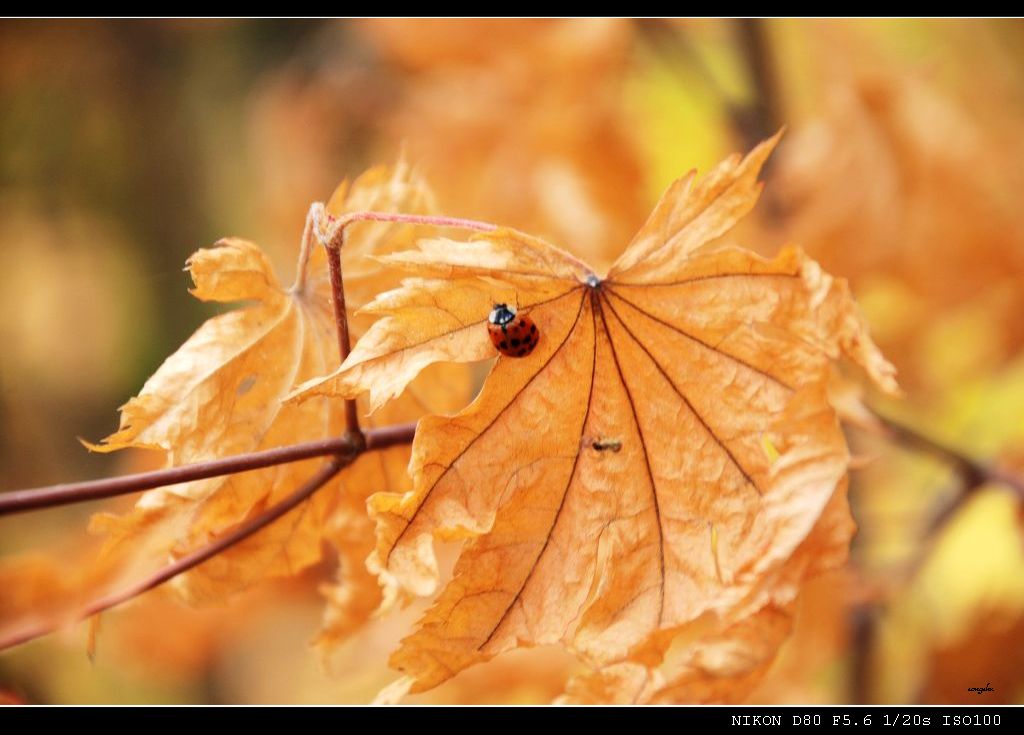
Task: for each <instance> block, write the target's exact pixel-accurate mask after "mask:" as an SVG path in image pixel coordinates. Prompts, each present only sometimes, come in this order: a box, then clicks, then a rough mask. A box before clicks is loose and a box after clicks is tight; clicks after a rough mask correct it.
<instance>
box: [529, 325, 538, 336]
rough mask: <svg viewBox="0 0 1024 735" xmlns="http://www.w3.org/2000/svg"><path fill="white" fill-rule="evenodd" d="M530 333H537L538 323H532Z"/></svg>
mask: <svg viewBox="0 0 1024 735" xmlns="http://www.w3.org/2000/svg"><path fill="white" fill-rule="evenodd" d="M530 334H537V325H536V324H531V325H530Z"/></svg>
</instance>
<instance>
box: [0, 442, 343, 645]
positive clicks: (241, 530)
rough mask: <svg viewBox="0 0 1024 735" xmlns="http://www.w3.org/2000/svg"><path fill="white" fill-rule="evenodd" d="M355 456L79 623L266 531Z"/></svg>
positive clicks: (40, 630) (97, 605)
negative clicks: (262, 530)
mask: <svg viewBox="0 0 1024 735" xmlns="http://www.w3.org/2000/svg"><path fill="white" fill-rule="evenodd" d="M356 456H357V455H356V454H351V455H349V456H347V457H346V458H344V459H342V458H340V457H332V458H331V459H330V461H328V462H327V463H326V464H325V465H324V466H323V467H321V468H320V470H318V471H317V473H316V474H315V475H313V477H311V478H310V479H309V480H308V481H306V482H305V483H304V484H303V485H302V486H301V487H299V488H298V489H297V490H296V491H295V492H293V493H292V494H291V495H289V496H288V497H287V498H285V499H284V500H282V501H281V502H280V503H278V504H277V505H274V506H271V507H270V508H268V509H267V510H265V511H263V512H262V513H260V514H259V515H258V516H255V517H254V518H252V519H250V520H248V521H246V522H245V523H243V524H241V525H240V526H238V527H237V528H236V529H235V530H233V531H232V532H231V533H228V534H226V535H224V536H221V537H220V538H218V539H217V540H216V541H213V542H212V543H209V544H207V545H206V546H202V547H200V548H198V549H196V550H195V551H192V552H191V553H189V554H186V555H185V556H183V557H181V558H180V559H178V560H177V561H175V562H174V563H173V564H168V565H167V566H166V567H163V568H162V569H160V570H158V571H157V572H155V573H153V574H151V575H150V576H148V577H146V578H145V579H143V580H142V581H140V582H137V583H136V584H133V585H131V586H129V587H127V588H126V589H123V590H120V591H118V592H114V593H112V594H109V595H107V596H105V597H101V598H99V599H98V600H94V601H93V602H91V603H89V604H88V605H86V606H85V608H84V609H83V610H82V611H81V613H80V614H79V616H78V618H77V619H78V620H84V619H86V618H89V617H91V616H93V615H96V614H97V613H101V612H103V611H104V610H109V609H110V608H112V607H114V606H116V605H120V604H121V603H122V602H126V601H128V600H130V599H132V598H133V597H137V596H138V595H141V594H142V593H143V592H148V591H149V590H151V589H153V588H154V587H158V586H160V585H161V584H163V583H164V582H166V581H168V580H170V579H173V578H174V577H177V576H178V575H179V574H182V573H184V572H187V571H188V570H189V569H192V568H193V567H196V566H198V565H200V564H202V563H203V562H204V561H207V560H208V559H211V558H212V557H214V556H216V555H217V554H219V553H221V552H222V551H224V550H226V549H228V548H230V547H231V546H234V545H235V544H237V543H239V542H240V541H243V540H245V539H247V538H249V537H250V536H252V535H253V534H254V533H256V532H257V531H260V530H261V529H263V528H266V527H267V526H268V525H270V524H271V523H273V522H274V521H276V520H277V519H278V518H280V517H281V516H283V515H284V514H285V513H287V512H288V511H290V510H292V509H294V508H296V507H297V506H298V505H299V504H301V503H302V502H303V501H305V500H307V499H309V497H310V496H312V495H313V493H315V492H316V491H317V490H319V489H320V488H321V487H323V485H324V484H325V483H326V482H327V481H329V480H330V479H331V478H332V477H334V476H335V475H336V474H338V472H339V471H340V470H341V469H342V467H344V466H345V465H347V464H349V463H351V462H352V460H353V459H355V457H356ZM62 622H63V621H61V622H54V621H46V622H42V623H36V624H35V625H30V626H27V627H25V628H22V629H21V630H17V631H15V632H13V633H10V634H8V635H6V636H4V637H0V650H3V649H5V648H10V647H11V646H17V645H20V644H22V643H26V642H28V641H30V640H33V639H34V638H39V637H40V636H43V635H46V634H47V633H51V632H53V631H54V630H56V629H57V628H59V627H61V625H62Z"/></svg>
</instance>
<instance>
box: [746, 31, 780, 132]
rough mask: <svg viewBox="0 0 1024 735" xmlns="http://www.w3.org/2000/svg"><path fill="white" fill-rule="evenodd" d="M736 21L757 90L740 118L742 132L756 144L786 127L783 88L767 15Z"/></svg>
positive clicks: (754, 87) (753, 85)
mask: <svg viewBox="0 0 1024 735" xmlns="http://www.w3.org/2000/svg"><path fill="white" fill-rule="evenodd" d="M736 23H737V32H738V34H739V47H740V52H741V54H742V56H743V61H744V64H745V65H746V67H747V73H748V75H749V77H750V86H751V89H752V90H753V94H754V98H753V101H752V103H751V104H750V105H749V107H748V108H747V109H746V110H745V111H744V114H743V115H742V117H741V119H740V132H741V133H742V134H743V136H744V137H745V138H746V140H747V144H748V147H752V146H754V145H755V144H757V143H759V142H760V141H762V140H764V139H765V138H769V137H771V136H772V135H774V134H775V132H776V131H777V130H778V129H779V128H781V127H782V114H781V110H780V97H779V89H778V84H777V81H776V76H775V64H774V62H773V60H772V53H771V47H770V43H769V39H768V34H767V33H766V27H765V21H764V19H761V18H740V19H739V20H737V21H736Z"/></svg>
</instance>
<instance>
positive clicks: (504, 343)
mask: <svg viewBox="0 0 1024 735" xmlns="http://www.w3.org/2000/svg"><path fill="white" fill-rule="evenodd" d="M498 347H500V348H501V349H503V350H507V349H508V340H506V339H503V340H501V344H500V345H498Z"/></svg>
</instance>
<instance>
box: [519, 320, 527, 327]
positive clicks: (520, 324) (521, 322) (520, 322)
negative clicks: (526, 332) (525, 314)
mask: <svg viewBox="0 0 1024 735" xmlns="http://www.w3.org/2000/svg"><path fill="white" fill-rule="evenodd" d="M519 326H520V327H525V326H526V320H525V319H520V320H519Z"/></svg>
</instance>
